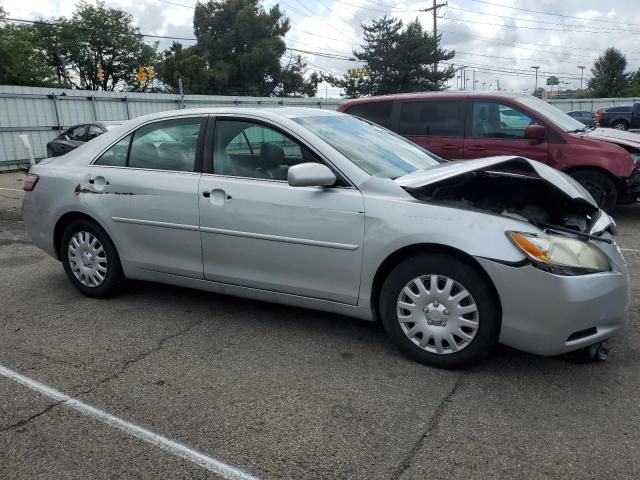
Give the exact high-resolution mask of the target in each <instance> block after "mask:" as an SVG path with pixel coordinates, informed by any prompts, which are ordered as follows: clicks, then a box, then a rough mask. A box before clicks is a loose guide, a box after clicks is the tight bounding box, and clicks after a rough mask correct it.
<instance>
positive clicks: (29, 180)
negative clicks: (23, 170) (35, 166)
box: [22, 173, 40, 192]
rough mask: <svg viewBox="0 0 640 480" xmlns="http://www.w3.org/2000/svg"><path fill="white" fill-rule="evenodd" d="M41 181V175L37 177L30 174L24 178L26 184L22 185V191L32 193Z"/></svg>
mask: <svg viewBox="0 0 640 480" xmlns="http://www.w3.org/2000/svg"><path fill="white" fill-rule="evenodd" d="M38 180H40V176H39V175H35V174H33V173H28V174H27V176H26V177H25V178H24V182H23V183H22V189H23V190H24V191H25V192H31V191H32V190H33V189H34V188H36V184H37V183H38Z"/></svg>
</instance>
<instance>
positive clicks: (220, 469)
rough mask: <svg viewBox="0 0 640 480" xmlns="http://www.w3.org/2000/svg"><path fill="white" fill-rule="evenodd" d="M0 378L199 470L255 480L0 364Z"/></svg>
mask: <svg viewBox="0 0 640 480" xmlns="http://www.w3.org/2000/svg"><path fill="white" fill-rule="evenodd" d="M0 375H2V376H3V377H6V378H8V379H10V380H13V381H15V382H18V383H21V384H22V385H24V386H26V387H29V388H31V389H32V390H35V391H36V392H39V393H41V394H43V395H45V396H47V397H49V398H51V399H53V400H55V401H57V402H60V404H61V405H65V406H67V407H69V408H72V409H74V410H77V411H78V412H80V413H82V414H84V415H87V416H89V417H92V418H94V419H97V420H99V421H101V422H102V423H106V424H107V425H110V426H112V427H114V428H117V429H118V430H122V431H123V432H125V433H127V434H129V435H133V436H134V437H136V438H139V439H140V440H144V441H145V442H148V443H150V444H152V445H155V446H156V447H159V448H161V449H163V450H165V451H167V452H169V453H172V454H173V455H175V456H177V457H180V458H183V459H184V460H188V461H190V462H193V463H194V464H196V465H199V466H201V467H202V468H206V469H207V470H209V471H211V472H213V473H216V474H218V475H220V476H221V477H222V478H226V479H229V480H258V479H257V478H256V477H254V476H253V475H250V474H248V473H245V472H243V471H242V470H240V469H237V468H235V467H232V466H231V465H227V464H226V463H222V462H220V461H219V460H216V459H214V458H211V457H208V456H206V455H205V454H203V453H200V452H197V451H195V450H192V449H190V448H189V447H187V446H185V445H182V444H181V443H178V442H176V441H174V440H170V439H168V438H166V437H163V436H162V435H159V434H157V433H153V432H150V431H149V430H145V429H144V428H142V427H139V426H137V425H134V424H133V423H129V422H127V421H126V420H122V419H120V418H118V417H114V416H113V415H111V414H109V413H107V412H104V411H102V410H99V409H97V408H95V407H92V406H91V405H87V404H86V403H83V402H81V401H80V400H76V399H75V398H73V397H70V396H69V395H66V394H64V393H62V392H59V391H58V390H54V389H53V388H51V387H48V386H46V385H44V384H42V383H40V382H38V381H36V380H32V379H31V378H29V377H25V376H24V375H21V374H20V373H18V372H14V371H13V370H11V369H9V368H6V367H4V366H2V365H0Z"/></svg>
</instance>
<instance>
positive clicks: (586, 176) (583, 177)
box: [571, 170, 618, 213]
mask: <svg viewBox="0 0 640 480" xmlns="http://www.w3.org/2000/svg"><path fill="white" fill-rule="evenodd" d="M571 176H572V177H573V178H574V179H575V180H576V181H577V182H578V183H579V184H580V185H582V186H583V187H584V188H585V189H586V190H587V191H588V192H589V193H590V194H591V196H592V197H593V199H594V200H595V201H596V203H597V204H598V206H599V207H600V208H601V209H603V210H604V211H606V212H609V213H611V212H612V211H613V210H614V209H615V207H616V205H617V203H618V189H617V187H616V184H615V182H614V181H613V179H611V178H610V177H609V176H608V175H607V174H605V173H601V172H597V171H594V170H582V171H577V172H573V173H571Z"/></svg>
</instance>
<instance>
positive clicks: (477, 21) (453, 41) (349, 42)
mask: <svg viewBox="0 0 640 480" xmlns="http://www.w3.org/2000/svg"><path fill="white" fill-rule="evenodd" d="M76 3H77V0H59V1H51V0H28V1H25V0H0V5H2V6H3V7H4V8H5V10H7V11H8V12H9V17H13V18H21V19H29V20H35V19H40V18H44V19H46V18H50V17H59V16H70V15H71V14H72V12H73V10H74V7H75V4H76ZM276 3H277V4H279V5H280V8H281V10H283V11H284V12H285V13H286V15H287V16H288V17H289V19H290V20H291V30H290V31H289V33H288V34H287V36H286V43H287V47H289V48H295V49H298V50H305V51H309V52H323V53H324V55H323V56H320V55H314V54H303V55H304V57H305V59H306V60H307V62H308V63H309V67H310V69H312V70H315V71H318V72H326V73H334V74H341V73H344V72H345V71H346V70H347V69H349V68H355V67H358V66H361V64H360V63H358V62H354V61H349V60H344V59H339V58H327V57H326V55H330V56H332V55H333V56H338V57H352V56H353V54H352V52H353V50H358V49H359V45H360V44H361V42H362V28H361V24H362V23H363V22H370V21H371V20H372V19H376V18H380V17H382V16H384V15H385V14H386V15H388V16H392V17H396V18H400V19H402V20H403V21H404V22H405V23H406V22H409V21H412V20H414V19H416V18H417V19H418V20H419V21H420V22H421V23H422V25H423V26H424V28H425V29H427V30H429V31H430V32H431V31H432V29H433V16H432V14H431V13H426V12H421V11H420V10H421V9H424V8H427V7H431V6H432V5H433V1H432V0H429V1H423V2H414V1H402V2H398V1H396V2H394V1H392V0H316V1H312V0H263V5H264V7H265V8H270V7H271V6H273V5H275V4H276ZM438 3H439V4H440V3H448V4H447V5H446V6H443V7H440V8H439V9H438V18H437V27H438V32H439V33H441V34H442V44H441V46H442V47H443V48H446V49H452V50H455V52H456V56H455V57H454V58H453V60H451V61H450V63H452V64H454V66H455V67H456V68H459V67H462V66H465V67H466V68H465V72H466V78H467V86H468V88H469V89H472V88H473V85H474V78H475V80H476V83H475V86H476V88H477V89H479V90H482V89H486V90H488V89H491V90H495V89H496V88H497V86H498V83H499V87H500V88H501V89H507V90H514V91H532V90H533V89H534V86H535V81H536V80H535V72H534V70H533V69H532V68H531V67H532V66H539V67H540V68H539V70H538V86H543V84H544V83H545V79H546V77H548V76H550V75H555V76H557V77H559V78H560V81H561V82H566V83H564V84H563V85H561V87H562V88H565V87H566V88H578V87H580V81H581V79H580V77H581V74H580V72H581V70H580V69H579V68H578V67H579V66H580V65H582V66H585V67H586V69H585V70H584V78H583V82H584V84H585V85H586V81H587V80H588V77H589V75H590V72H589V70H590V68H591V66H592V65H593V61H594V60H595V58H596V57H597V56H598V55H599V54H600V53H602V51H603V50H604V49H605V48H607V47H616V48H618V49H620V50H621V51H622V52H623V53H625V55H626V57H627V62H628V70H629V71H635V70H637V69H638V68H639V67H640V42H638V40H640V9H639V8H637V7H638V0H608V1H606V2H605V1H603V0H564V1H562V2H560V1H557V0H537V1H536V2H532V1H530V0H529V1H527V0H454V1H451V0H449V1H448V2H446V1H445V0H438ZM105 4H106V6H108V7H113V8H122V9H124V10H126V11H128V12H129V13H131V14H132V15H133V17H134V20H135V23H136V24H137V26H138V27H139V28H140V31H141V32H142V33H145V34H151V35H163V36H175V37H187V38H192V37H193V6H194V5H195V4H196V0H106V1H105ZM148 40H149V41H150V42H151V41H152V39H148ZM171 42H172V40H164V39H163V40H161V41H160V45H159V47H160V49H166V48H168V47H169V45H170V44H171ZM182 43H183V44H184V45H189V44H191V43H193V42H188V41H182ZM458 74H460V73H458ZM461 85H462V80H461V79H458V78H454V79H452V80H451V81H450V82H449V87H450V88H451V89H453V90H455V89H457V88H460V87H461ZM339 94H340V92H339V90H338V89H336V88H333V87H331V86H329V85H326V84H324V83H323V84H321V85H320V87H319V89H318V96H323V97H324V96H325V95H326V96H328V97H338V96H339Z"/></svg>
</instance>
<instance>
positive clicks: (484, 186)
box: [396, 157, 628, 359]
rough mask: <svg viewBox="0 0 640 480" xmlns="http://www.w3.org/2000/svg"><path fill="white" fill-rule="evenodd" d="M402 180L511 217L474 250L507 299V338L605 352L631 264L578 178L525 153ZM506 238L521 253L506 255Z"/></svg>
mask: <svg viewBox="0 0 640 480" xmlns="http://www.w3.org/2000/svg"><path fill="white" fill-rule="evenodd" d="M396 182H397V183H398V184H399V185H400V186H401V187H402V188H403V189H404V190H405V191H406V192H407V193H409V194H410V195H411V196H412V197H413V198H414V199H416V200H417V201H419V202H424V203H425V204H429V205H434V206H444V207H450V208H454V209H456V210H463V211H465V212H478V213H479V214H481V215H482V216H484V215H491V216H499V217H503V218H505V220H507V219H508V222H504V223H503V224H502V225H503V226H504V230H503V231H502V232H500V233H502V234H504V235H506V237H507V239H508V240H509V241H508V242H506V243H502V242H500V241H499V240H498V239H497V238H496V241H495V244H494V247H493V249H494V255H488V256H487V255H483V254H481V255H474V258H475V259H476V260H477V261H478V263H479V264H480V265H481V266H482V268H483V269H484V270H485V272H486V273H487V275H488V276H489V278H490V279H491V280H492V282H493V284H494V286H495V288H496V291H497V293H498V296H499V298H500V301H501V307H502V326H501V334H500V341H501V342H502V343H504V344H506V345H509V346H512V347H515V348H518V349H520V350H524V351H527V352H531V353H535V354H539V355H558V354H564V353H567V352H577V351H580V350H583V349H588V348H590V347H592V348H591V350H588V351H587V350H584V352H583V353H584V355H582V357H585V355H586V356H588V357H589V358H591V359H594V358H600V359H603V358H605V357H606V355H605V352H606V348H605V347H606V344H604V343H602V342H604V341H606V340H607V339H608V338H609V337H611V336H612V335H614V334H616V333H617V332H619V331H620V330H621V329H622V328H623V326H624V323H625V322H626V318H627V315H628V272H627V267H626V264H625V261H624V258H623V257H622V254H621V252H620V249H619V248H618V246H617V245H616V243H615V241H614V235H615V234H616V225H615V222H614V221H613V220H612V219H611V217H610V216H609V215H608V214H607V213H605V212H604V211H602V210H601V209H599V208H598V206H597V204H596V202H595V201H594V200H593V198H592V197H591V196H590V195H589V193H588V192H587V191H586V190H585V189H584V188H583V187H582V186H581V185H580V184H578V183H577V182H576V181H575V180H573V179H572V178H570V177H569V176H567V175H566V174H563V173H561V172H559V171H557V170H554V169H552V168H551V167H548V166H546V165H543V164H541V163H539V162H535V161H532V160H528V159H525V158H521V157H492V158H484V159H478V160H469V161H460V162H448V163H445V164H442V165H438V166H436V167H433V168H431V169H428V170H424V171H420V172H414V173H412V174H409V175H405V176H403V177H400V178H398V179H396ZM468 218H473V217H469V216H468V215H460V219H468ZM477 218H478V220H480V219H481V218H482V217H481V216H478V217H477ZM514 220H515V222H514ZM461 221H468V220H461ZM519 223H521V225H522V226H520V227H518V224H519ZM486 225H487V228H492V226H491V225H496V226H497V225H500V223H498V224H493V223H492V222H486ZM498 228H500V227H498ZM477 231H478V230H477V229H469V230H467V232H469V233H470V232H474V233H475V232H477ZM503 238H504V237H503ZM507 245H511V246H512V247H515V248H516V249H517V251H518V252H519V253H520V255H521V258H522V260H521V261H516V262H514V261H512V260H510V261H505V260H504V257H506V256H507V255H506V252H507V251H508V250H510V249H509V248H508V247H507ZM501 257H502V258H501ZM594 345H595V346H596V347H593V346H594ZM599 347H602V348H599ZM589 352H591V353H592V354H589V355H587V353H589ZM594 352H595V353H594ZM582 357H581V358H582ZM585 358H586V357H585Z"/></svg>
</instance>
